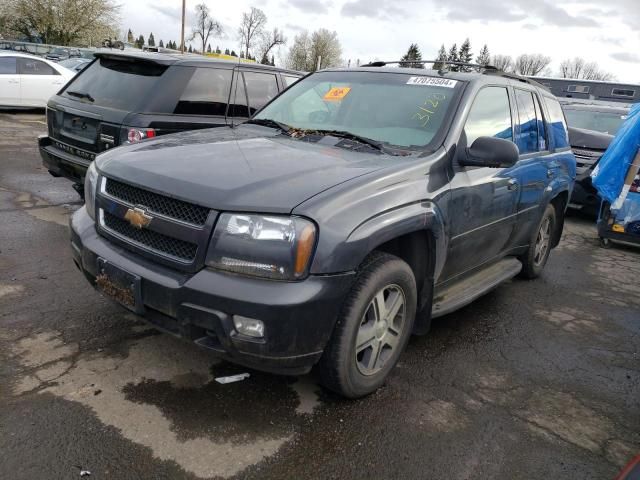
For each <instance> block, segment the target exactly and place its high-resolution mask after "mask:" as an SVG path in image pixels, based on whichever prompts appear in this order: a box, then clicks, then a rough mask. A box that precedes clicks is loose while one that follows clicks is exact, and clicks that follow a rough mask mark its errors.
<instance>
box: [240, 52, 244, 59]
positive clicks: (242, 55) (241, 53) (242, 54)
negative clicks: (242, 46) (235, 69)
mask: <svg viewBox="0 0 640 480" xmlns="http://www.w3.org/2000/svg"><path fill="white" fill-rule="evenodd" d="M240 58H244V50H243V51H242V52H240Z"/></svg>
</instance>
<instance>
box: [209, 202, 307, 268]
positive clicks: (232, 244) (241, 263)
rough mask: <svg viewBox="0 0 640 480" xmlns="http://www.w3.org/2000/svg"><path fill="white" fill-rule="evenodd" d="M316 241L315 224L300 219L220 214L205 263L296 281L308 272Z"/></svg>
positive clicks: (214, 266) (216, 266) (211, 265)
mask: <svg viewBox="0 0 640 480" xmlns="http://www.w3.org/2000/svg"><path fill="white" fill-rule="evenodd" d="M315 243H316V227H315V225H314V224H313V223H312V222H310V221H309V220H305V219H303V218H299V217H285V216H266V215H251V214H246V215H245V214H242V215H235V214H231V213H223V214H222V215H220V218H219V219H218V224H217V226H216V229H215V231H214V233H213V238H212V240H211V246H210V247H209V253H208V254H207V265H209V266H210V267H213V268H217V269H219V270H226V271H229V272H235V273H240V274H244V275H253V276H256V277H266V278H271V279H274V280H299V279H301V278H303V277H305V276H306V275H307V273H308V269H309V262H310V260H311V256H312V254H313V249H314V247H315Z"/></svg>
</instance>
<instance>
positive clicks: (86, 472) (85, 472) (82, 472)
mask: <svg viewBox="0 0 640 480" xmlns="http://www.w3.org/2000/svg"><path fill="white" fill-rule="evenodd" d="M80 476H81V477H90V476H91V472H90V471H89V470H80Z"/></svg>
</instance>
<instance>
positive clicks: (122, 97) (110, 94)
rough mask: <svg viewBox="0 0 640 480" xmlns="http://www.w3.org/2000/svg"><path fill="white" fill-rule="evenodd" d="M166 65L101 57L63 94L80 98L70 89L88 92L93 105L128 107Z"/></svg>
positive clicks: (150, 88) (138, 101)
mask: <svg viewBox="0 0 640 480" xmlns="http://www.w3.org/2000/svg"><path fill="white" fill-rule="evenodd" d="M166 69H167V67H166V66H163V65H158V64H155V63H151V62H130V61H120V60H112V59H107V58H101V59H100V60H99V61H97V62H94V63H92V64H91V65H90V66H89V67H87V68H85V69H84V70H83V71H82V72H80V73H79V74H78V75H77V76H76V77H75V79H74V80H73V82H72V83H71V84H70V85H69V86H68V87H67V88H66V89H65V91H64V92H63V95H64V96H65V97H67V98H69V99H72V100H75V101H78V102H80V101H82V100H81V99H80V98H79V97H78V96H74V95H69V92H78V93H87V94H89V95H90V96H91V97H92V98H93V99H94V102H93V104H94V105H100V106H104V107H109V108H116V109H121V110H127V111H131V110H134V109H136V108H137V106H138V105H140V104H141V102H143V101H144V99H145V98H146V97H147V96H148V95H153V94H154V93H155V94H157V93H158V92H157V91H156V90H155V87H157V84H158V81H159V79H160V77H161V76H162V74H163V73H164V72H165V70H166Z"/></svg>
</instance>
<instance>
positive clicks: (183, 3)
mask: <svg viewBox="0 0 640 480" xmlns="http://www.w3.org/2000/svg"><path fill="white" fill-rule="evenodd" d="M186 1H187V0H182V32H181V33H180V52H181V53H184V11H185V3H186Z"/></svg>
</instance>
